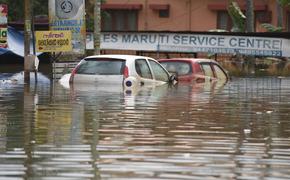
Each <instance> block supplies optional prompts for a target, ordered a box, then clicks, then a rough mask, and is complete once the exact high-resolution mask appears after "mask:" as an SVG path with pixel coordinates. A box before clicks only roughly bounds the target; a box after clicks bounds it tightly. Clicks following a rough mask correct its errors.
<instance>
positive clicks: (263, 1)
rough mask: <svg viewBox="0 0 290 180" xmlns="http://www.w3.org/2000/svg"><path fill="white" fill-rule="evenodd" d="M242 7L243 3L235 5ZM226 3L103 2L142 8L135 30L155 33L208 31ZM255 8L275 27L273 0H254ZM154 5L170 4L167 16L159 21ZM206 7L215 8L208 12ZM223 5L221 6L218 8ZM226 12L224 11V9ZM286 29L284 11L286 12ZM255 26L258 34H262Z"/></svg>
mask: <svg viewBox="0 0 290 180" xmlns="http://www.w3.org/2000/svg"><path fill="white" fill-rule="evenodd" d="M238 2H239V3H240V5H241V6H244V5H243V4H245V3H244V0H239V1H238ZM227 3H228V0H106V4H119V5H127V4H142V8H141V9H140V10H139V13H138V16H139V17H138V30H149V31H150V30H157V31H163V30H164V31H208V30H210V29H216V28H217V10H216V9H219V8H224V7H225V6H224V5H227ZM254 3H255V5H257V6H263V7H264V6H265V5H266V7H267V9H268V11H270V12H271V13H272V16H271V17H272V18H271V23H272V24H274V25H276V24H277V18H276V12H277V7H276V0H255V1H254ZM153 4H155V5H156V4H163V5H166V4H169V6H170V15H169V17H168V18H160V17H159V14H158V13H159V12H158V11H157V10H153V9H152V8H150V5H153ZM209 5H211V6H214V9H211V8H210V7H209ZM221 5H223V6H221ZM225 10H226V9H225ZM284 16H285V18H284V19H285V22H284V23H285V27H286V10H285V15H284ZM256 23H257V24H256V25H257V26H256V27H257V29H256V30H257V31H264V29H263V28H261V27H260V26H259V22H256Z"/></svg>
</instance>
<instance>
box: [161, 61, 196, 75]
mask: <svg viewBox="0 0 290 180" xmlns="http://www.w3.org/2000/svg"><path fill="white" fill-rule="evenodd" d="M161 64H162V66H164V67H165V69H167V71H168V72H170V73H177V74H178V75H188V74H191V73H192V68H191V64H190V63H188V62H175V61H172V62H161Z"/></svg>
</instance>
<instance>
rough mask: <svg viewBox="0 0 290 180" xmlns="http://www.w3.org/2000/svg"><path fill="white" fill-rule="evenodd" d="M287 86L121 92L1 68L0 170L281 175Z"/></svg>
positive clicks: (243, 82) (266, 83)
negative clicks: (28, 77)
mask: <svg viewBox="0 0 290 180" xmlns="http://www.w3.org/2000/svg"><path fill="white" fill-rule="evenodd" d="M32 77H33V75H32ZM8 79H9V80H8ZM289 94H290V78H282V77H279V78H277V77H259V78H233V79H232V81H231V82H229V83H227V84H226V85H222V84H211V85H210V84H199V85H182V84H180V85H178V86H175V87H168V86H161V87H154V88H146V89H139V90H133V91H132V92H131V93H128V92H123V91H122V90H119V89H114V88H111V87H110V88H104V87H102V88H101V87H90V86H87V85H83V86H74V87H73V88H67V87H66V86H64V85H62V84H60V83H58V82H52V81H50V80H49V78H47V76H45V75H43V74H41V73H39V74H38V82H37V83H35V81H34V79H33V78H32V81H31V84H30V85H25V84H23V75H22V74H21V73H16V74H11V73H10V74H9V73H2V74H0V179H3V180H9V179H55V180H66V179H78V180H79V179H110V180H117V179H118V180H127V179H138V180H147V179H148V180H161V179H162V180H172V179H184V180H192V179H210V180H211V179H214V180H216V179H249V180H255V179H259V180H260V179H274V180H278V179H279V180H280V179H281V180H282V179H290V118H289V113H290V96H289Z"/></svg>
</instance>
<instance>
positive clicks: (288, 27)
mask: <svg viewBox="0 0 290 180" xmlns="http://www.w3.org/2000/svg"><path fill="white" fill-rule="evenodd" d="M287 31H288V32H290V12H287Z"/></svg>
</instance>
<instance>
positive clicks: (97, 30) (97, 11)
mask: <svg viewBox="0 0 290 180" xmlns="http://www.w3.org/2000/svg"><path fill="white" fill-rule="evenodd" d="M100 39H101V0H95V6H94V52H95V55H99V54H101V50H100V49H101V47H100V46H101V40H100Z"/></svg>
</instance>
